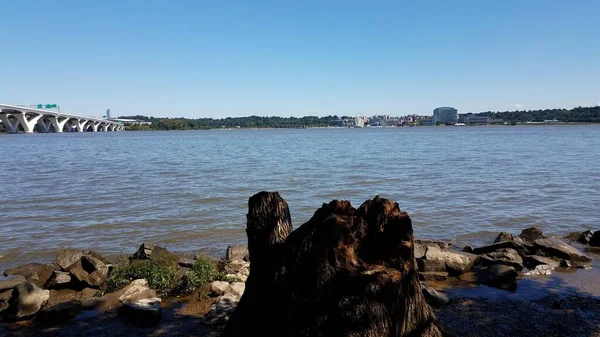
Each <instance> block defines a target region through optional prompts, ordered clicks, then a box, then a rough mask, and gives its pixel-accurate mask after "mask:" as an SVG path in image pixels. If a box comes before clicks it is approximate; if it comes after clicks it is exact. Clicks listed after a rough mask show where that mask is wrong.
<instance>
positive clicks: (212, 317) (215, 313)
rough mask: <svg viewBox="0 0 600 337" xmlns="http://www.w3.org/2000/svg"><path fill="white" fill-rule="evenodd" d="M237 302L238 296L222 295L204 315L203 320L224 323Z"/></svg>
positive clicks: (217, 323)
mask: <svg viewBox="0 0 600 337" xmlns="http://www.w3.org/2000/svg"><path fill="white" fill-rule="evenodd" d="M238 303H239V298H238V297H236V296H234V295H233V294H226V295H224V296H222V297H221V298H220V299H219V301H218V302H217V303H216V304H215V305H213V307H212V309H211V311H210V312H208V313H207V314H206V315H205V316H204V322H205V323H207V324H212V325H224V324H225V323H227V321H228V320H229V317H231V314H232V313H233V311H234V310H235V308H236V307H237V305H238Z"/></svg>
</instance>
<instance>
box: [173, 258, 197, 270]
mask: <svg viewBox="0 0 600 337" xmlns="http://www.w3.org/2000/svg"><path fill="white" fill-rule="evenodd" d="M177 263H178V264H179V266H181V267H184V268H192V267H193V266H194V260H192V259H184V258H181V259H179V261H178V262H177Z"/></svg>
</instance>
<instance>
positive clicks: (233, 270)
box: [225, 260, 250, 274]
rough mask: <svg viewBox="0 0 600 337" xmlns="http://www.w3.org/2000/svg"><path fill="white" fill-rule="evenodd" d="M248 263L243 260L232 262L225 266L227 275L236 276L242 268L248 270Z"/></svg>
mask: <svg viewBox="0 0 600 337" xmlns="http://www.w3.org/2000/svg"><path fill="white" fill-rule="evenodd" d="M249 267H250V263H249V262H246V261H243V260H233V261H231V262H229V263H227V264H226V265H225V272H226V273H227V274H237V273H239V272H240V271H241V270H242V269H244V268H249Z"/></svg>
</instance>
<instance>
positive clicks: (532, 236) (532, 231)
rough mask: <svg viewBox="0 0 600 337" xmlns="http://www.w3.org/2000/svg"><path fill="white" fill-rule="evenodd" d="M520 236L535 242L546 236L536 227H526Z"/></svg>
mask: <svg viewBox="0 0 600 337" xmlns="http://www.w3.org/2000/svg"><path fill="white" fill-rule="evenodd" d="M519 237H520V238H521V239H523V240H525V241H527V242H533V241H535V240H539V239H543V238H544V236H543V235H542V231H541V230H539V229H537V228H535V227H530V228H527V229H524V230H523V231H522V232H521V235H519Z"/></svg>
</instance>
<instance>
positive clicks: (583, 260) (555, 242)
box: [533, 238, 592, 267]
mask: <svg viewBox="0 0 600 337" xmlns="http://www.w3.org/2000/svg"><path fill="white" fill-rule="evenodd" d="M533 245H534V247H535V248H536V249H538V250H539V251H541V252H542V253H543V255H548V256H552V257H556V258H559V259H567V260H570V261H571V262H572V263H573V264H574V265H575V266H580V267H585V266H591V265H592V259H590V258H589V257H588V256H586V255H585V254H583V253H582V252H581V251H580V250H579V249H577V248H575V247H573V246H570V245H568V244H566V243H565V242H563V241H561V240H559V239H554V238H547V239H539V240H535V241H533Z"/></svg>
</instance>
